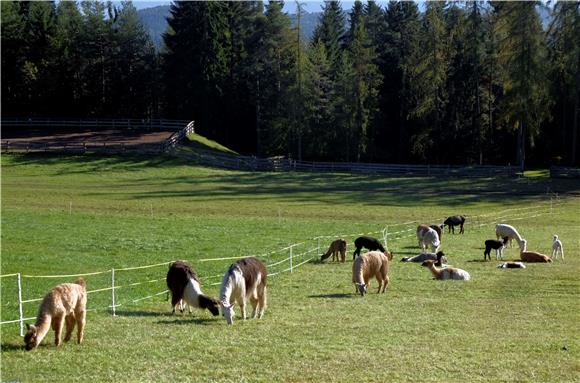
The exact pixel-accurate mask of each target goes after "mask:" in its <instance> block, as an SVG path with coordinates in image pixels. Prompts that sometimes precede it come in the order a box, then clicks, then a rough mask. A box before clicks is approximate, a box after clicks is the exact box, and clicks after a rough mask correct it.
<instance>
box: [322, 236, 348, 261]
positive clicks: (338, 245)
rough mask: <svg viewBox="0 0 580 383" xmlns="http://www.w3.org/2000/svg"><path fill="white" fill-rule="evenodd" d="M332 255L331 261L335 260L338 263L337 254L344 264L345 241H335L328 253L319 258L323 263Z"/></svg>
mask: <svg viewBox="0 0 580 383" xmlns="http://www.w3.org/2000/svg"><path fill="white" fill-rule="evenodd" d="M330 254H332V261H333V262H334V260H335V259H336V262H338V254H340V260H341V262H343V263H344V262H346V241H345V240H344V239H337V240H336V241H333V242H332V243H331V244H330V247H329V248H328V251H327V252H326V253H325V254H324V255H322V256H321V257H320V260H321V261H324V260H325V259H326V258H328V257H330Z"/></svg>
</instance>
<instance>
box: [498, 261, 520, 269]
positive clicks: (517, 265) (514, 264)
mask: <svg viewBox="0 0 580 383" xmlns="http://www.w3.org/2000/svg"><path fill="white" fill-rule="evenodd" d="M497 268H498V269H525V268H526V265H524V264H523V263H522V262H502V263H501V264H499V265H498V266H497Z"/></svg>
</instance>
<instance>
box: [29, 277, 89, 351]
mask: <svg viewBox="0 0 580 383" xmlns="http://www.w3.org/2000/svg"><path fill="white" fill-rule="evenodd" d="M86 315H87V289H86V283H85V280H84V279H83V278H79V279H78V280H77V281H76V282H75V283H63V284H61V285H58V286H56V287H54V288H53V289H52V290H50V292H49V293H48V294H47V295H46V296H45V297H44V299H43V300H42V303H41V304H40V308H39V309H38V315H37V316H36V323H35V324H34V325H29V324H26V335H25V336H24V343H25V345H26V350H32V349H33V348H35V347H37V346H38V345H39V344H40V342H42V339H44V337H45V336H46V333H47V332H48V330H49V329H50V327H51V325H52V328H53V329H54V344H55V345H56V346H59V345H60V335H61V333H62V327H63V325H64V324H65V322H66V333H65V335H64V341H65V342H68V341H69V340H70V338H71V336H72V332H73V330H74V328H75V325H77V343H78V344H81V343H82V341H83V335H84V329H85V321H86Z"/></svg>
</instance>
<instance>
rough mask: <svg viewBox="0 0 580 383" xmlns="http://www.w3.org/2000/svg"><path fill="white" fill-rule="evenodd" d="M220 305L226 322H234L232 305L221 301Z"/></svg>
mask: <svg viewBox="0 0 580 383" xmlns="http://www.w3.org/2000/svg"><path fill="white" fill-rule="evenodd" d="M220 305H221V306H222V311H223V315H224V318H226V322H227V323H228V324H229V325H231V324H233V323H234V315H235V312H234V305H233V304H229V303H224V302H221V303H220Z"/></svg>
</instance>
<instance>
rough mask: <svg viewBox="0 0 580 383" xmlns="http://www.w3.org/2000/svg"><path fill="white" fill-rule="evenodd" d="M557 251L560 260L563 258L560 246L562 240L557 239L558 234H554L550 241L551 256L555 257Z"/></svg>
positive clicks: (562, 248)
mask: <svg viewBox="0 0 580 383" xmlns="http://www.w3.org/2000/svg"><path fill="white" fill-rule="evenodd" d="M558 252H560V256H561V257H562V260H564V247H563V246H562V241H560V240H559V239H558V236H557V235H556V234H554V239H553V241H552V258H553V259H556V258H557V257H558Z"/></svg>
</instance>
